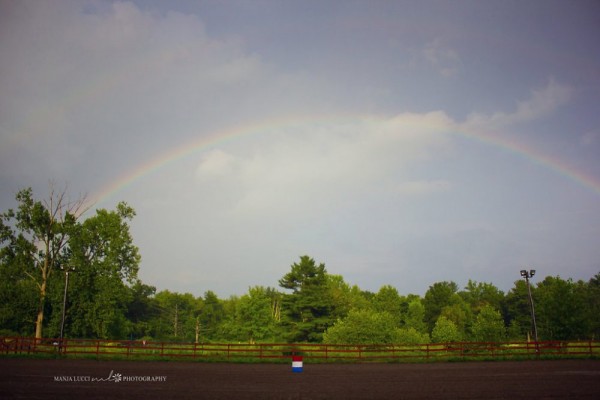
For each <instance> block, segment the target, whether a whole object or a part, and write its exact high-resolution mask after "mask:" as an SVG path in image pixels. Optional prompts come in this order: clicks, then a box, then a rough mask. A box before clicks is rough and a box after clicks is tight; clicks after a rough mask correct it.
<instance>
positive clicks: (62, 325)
mask: <svg viewBox="0 0 600 400" xmlns="http://www.w3.org/2000/svg"><path fill="white" fill-rule="evenodd" d="M60 269H61V270H62V271H65V293H64V295H63V309H62V321H61V323H60V342H59V346H60V348H61V349H62V342H63V334H64V332H65V312H66V309H67V288H68V287H69V272H73V271H75V267H63V266H62V265H61V266H60Z"/></svg>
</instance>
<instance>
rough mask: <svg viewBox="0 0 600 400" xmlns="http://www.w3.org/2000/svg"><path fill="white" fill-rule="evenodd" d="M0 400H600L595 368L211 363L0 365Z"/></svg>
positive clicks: (589, 363)
mask: <svg viewBox="0 0 600 400" xmlns="http://www.w3.org/2000/svg"><path fill="white" fill-rule="evenodd" d="M0 368H1V370H2V373H1V374H0V399H144V400H154V399H171V398H173V399H486V400H488V399H600V361H594V360H559V361H516V362H512V361H510V362H508V361H505V362H464V363H463V362H455V363H433V364H314V365H311V364H310V363H306V362H305V363H304V366H303V371H302V372H300V373H294V372H292V371H291V363H290V365H286V364H225V363H223V364H213V363H198V362H144V361H141V362H133V361H94V360H68V359H67V360H31V359H11V358H0Z"/></svg>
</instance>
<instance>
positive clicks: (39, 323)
mask: <svg viewBox="0 0 600 400" xmlns="http://www.w3.org/2000/svg"><path fill="white" fill-rule="evenodd" d="M45 303H46V274H45V271H44V274H43V280H42V284H41V286H40V308H39V310H38V314H37V318H36V320H35V338H36V339H41V338H42V327H43V323H44V305H45Z"/></svg>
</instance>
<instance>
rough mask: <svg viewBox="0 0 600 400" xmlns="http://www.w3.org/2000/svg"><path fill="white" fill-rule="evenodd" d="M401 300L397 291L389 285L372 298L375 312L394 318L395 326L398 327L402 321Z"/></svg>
mask: <svg viewBox="0 0 600 400" xmlns="http://www.w3.org/2000/svg"><path fill="white" fill-rule="evenodd" d="M402 303H403V299H402V297H401V296H400V294H399V293H398V290H397V289H396V288H395V287H393V286H391V285H384V286H382V287H381V288H380V289H379V291H378V292H377V293H376V294H375V297H374V298H373V307H374V308H375V311H379V312H383V311H386V312H388V313H390V314H391V315H392V317H394V320H395V321H396V326H397V327H400V326H401V324H402V320H403V317H404V316H403V304H402Z"/></svg>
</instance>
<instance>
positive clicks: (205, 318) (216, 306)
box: [199, 290, 226, 340]
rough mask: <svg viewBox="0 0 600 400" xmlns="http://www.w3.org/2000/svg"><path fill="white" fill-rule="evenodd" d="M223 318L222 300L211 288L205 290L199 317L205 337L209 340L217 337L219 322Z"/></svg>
mask: <svg viewBox="0 0 600 400" xmlns="http://www.w3.org/2000/svg"><path fill="white" fill-rule="evenodd" d="M225 320H226V315H225V308H224V304H223V301H222V300H221V299H219V297H218V296H217V295H216V294H215V292H213V291H212V290H208V291H206V292H205V293H204V301H203V304H202V309H201V310H200V319H199V321H200V324H201V325H202V331H203V332H204V334H205V337H206V338H207V339H209V340H214V339H218V338H219V333H220V328H221V323H222V322H224V321H225Z"/></svg>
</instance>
